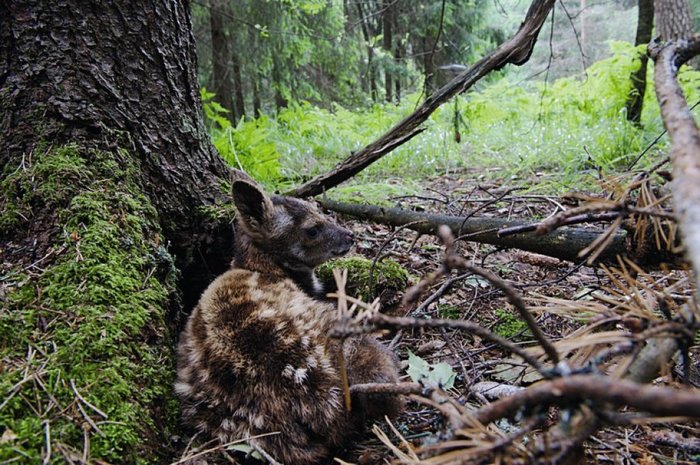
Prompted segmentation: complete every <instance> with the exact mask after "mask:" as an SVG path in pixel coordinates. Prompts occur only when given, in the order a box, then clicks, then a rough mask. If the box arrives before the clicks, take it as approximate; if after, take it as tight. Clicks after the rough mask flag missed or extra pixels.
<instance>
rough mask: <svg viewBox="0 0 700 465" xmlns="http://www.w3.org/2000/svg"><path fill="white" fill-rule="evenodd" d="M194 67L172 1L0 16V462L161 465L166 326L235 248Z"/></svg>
mask: <svg viewBox="0 0 700 465" xmlns="http://www.w3.org/2000/svg"><path fill="white" fill-rule="evenodd" d="M195 70H196V59H195V47H194V39H193V36H192V34H191V18H190V9H189V5H188V4H187V2H184V1H177V0H176V1H157V0H156V1H154V2H148V3H140V2H127V1H115V2H109V3H104V4H100V5H99V8H98V7H95V6H94V5H92V4H89V3H85V2H79V1H77V0H56V1H51V2H46V1H38V0H13V1H12V2H1V3H0V108H2V109H3V111H2V112H1V113H0V134H2V136H0V173H2V175H1V176H0V269H1V271H0V274H2V275H3V281H2V283H0V295H2V298H1V299H0V301H1V305H2V311H0V341H1V342H0V357H1V358H2V365H3V366H2V370H3V374H2V376H0V392H3V394H7V395H8V396H7V397H5V396H3V407H2V408H0V424H3V427H4V428H6V429H5V432H7V431H11V432H14V434H15V435H16V436H17V437H16V438H12V439H10V440H9V442H8V441H1V442H2V443H1V444H0V461H5V460H10V459H11V458H13V457H14V458H16V457H17V456H18V455H17V454H20V453H21V454H26V455H27V456H26V457H24V456H23V457H22V461H24V460H26V461H28V462H31V463H39V462H41V461H42V460H43V461H44V462H45V463H49V462H51V461H54V462H59V461H61V460H63V461H68V460H71V461H81V460H82V461H83V462H85V463H87V462H92V463H96V462H98V461H107V462H110V463H135V462H137V461H145V462H148V461H151V462H156V461H165V460H167V455H168V454H169V447H170V446H168V444H169V441H170V439H169V436H170V435H171V434H172V433H173V432H174V431H173V428H174V426H175V425H174V419H175V418H176V416H177V415H176V412H175V409H176V408H177V407H176V404H175V403H174V401H173V399H172V394H171V392H172V387H171V386H172V372H173V364H174V360H173V358H174V355H173V347H174V340H173V339H174V338H175V335H176V331H177V328H176V320H177V318H176V317H177V315H178V314H179V313H180V312H181V310H182V307H183V298H184V301H185V302H188V301H191V300H192V299H196V298H198V295H199V292H200V291H201V288H202V287H203V286H204V285H206V283H207V282H208V281H210V279H211V276H212V275H215V274H218V273H219V272H221V271H222V270H223V269H225V268H226V267H227V265H228V261H229V260H230V257H231V248H232V245H231V244H232V234H231V228H230V225H229V219H226V218H220V217H219V216H218V215H214V214H212V213H211V211H212V209H213V208H215V207H216V206H217V205H218V204H220V203H222V202H224V201H225V200H226V199H227V195H226V190H225V188H224V187H225V184H226V181H227V179H228V168H227V167H226V166H225V164H224V162H223V161H222V160H221V159H220V158H219V157H218V155H217V154H216V153H215V150H214V149H213V147H212V145H211V143H210V142H209V136H208V134H207V132H206V130H205V128H204V124H203V121H202V117H201V114H200V105H201V102H200V98H199V86H198V84H197V80H196V75H195ZM180 276H183V277H184V278H183V279H182V280H180ZM178 285H179V288H180V291H181V292H182V293H180V292H178V289H177V287H178ZM5 400H6V401H7V402H4V401H5ZM18 451H21V452H18ZM164 456H165V457H164Z"/></svg>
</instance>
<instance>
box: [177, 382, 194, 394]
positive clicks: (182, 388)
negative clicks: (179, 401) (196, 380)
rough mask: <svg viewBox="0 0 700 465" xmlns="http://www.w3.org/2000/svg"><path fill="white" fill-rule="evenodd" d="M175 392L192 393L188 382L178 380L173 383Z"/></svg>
mask: <svg viewBox="0 0 700 465" xmlns="http://www.w3.org/2000/svg"><path fill="white" fill-rule="evenodd" d="M175 392H176V393H178V394H180V395H182V396H189V395H191V394H192V386H191V385H190V384H189V383H183V382H181V381H178V382H177V383H175Z"/></svg>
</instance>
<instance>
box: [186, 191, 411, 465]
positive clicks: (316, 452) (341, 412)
mask: <svg viewBox="0 0 700 465" xmlns="http://www.w3.org/2000/svg"><path fill="white" fill-rule="evenodd" d="M233 198H234V203H235V205H236V207H237V209H238V212H239V217H238V223H237V231H236V237H237V255H236V258H235V260H234V263H233V266H232V268H231V269H230V270H229V271H228V272H226V273H224V274H223V275H221V276H219V277H218V278H217V279H216V280H215V281H214V282H213V283H212V284H211V285H210V286H209V288H207V290H206V291H204V293H203V294H202V296H201V299H200V301H199V304H198V305H197V307H196V308H195V309H194V311H193V313H192V315H191V316H190V318H189V320H188V323H187V327H186V329H185V331H184V332H183V334H182V336H181V339H180V345H179V348H178V377H177V382H176V384H175V391H176V393H177V394H178V395H179V397H180V398H181V399H182V402H183V417H184V418H185V420H186V421H187V422H188V423H189V424H190V425H191V426H193V427H194V428H195V429H197V430H199V431H200V432H203V433H205V434H207V435H209V436H213V437H215V438H218V439H219V440H220V441H221V442H224V443H225V442H229V441H234V440H239V439H245V438H254V437H256V436H260V437H258V438H255V439H251V440H250V441H249V442H250V443H251V444H252V445H253V446H254V447H256V448H259V449H262V450H263V451H264V452H265V453H267V454H269V455H271V456H272V457H273V458H274V459H276V460H277V461H279V462H282V463H285V464H288V465H301V464H315V463H319V462H320V461H321V460H323V459H325V458H327V457H329V456H330V455H331V454H332V453H333V451H334V450H335V449H336V448H337V447H339V446H342V445H343V444H345V443H346V441H347V439H349V438H351V437H352V435H353V433H354V432H356V431H358V430H359V429H360V428H361V427H362V424H363V422H364V420H366V419H367V418H379V417H382V416H383V415H385V414H389V415H392V414H394V413H396V412H397V410H398V408H399V402H398V400H397V399H395V398H394V397H388V396H378V397H374V398H368V397H365V398H355V399H353V401H354V402H353V405H354V408H353V411H352V413H351V414H350V415H347V414H346V412H345V408H344V404H343V394H342V388H341V383H340V375H339V373H338V369H337V361H338V355H339V352H340V351H341V350H342V351H343V354H344V356H345V360H346V364H347V366H348V377H349V381H350V383H351V384H355V383H366V382H391V381H396V380H397V378H398V374H397V368H396V359H395V357H394V355H393V354H391V353H390V352H389V351H388V350H387V349H386V348H384V347H383V346H382V345H381V344H380V343H379V342H378V341H377V340H376V339H374V338H373V337H371V336H359V337H355V338H350V339H348V340H346V341H345V342H344V343H343V345H342V347H341V344H340V342H339V341H338V340H335V339H331V338H329V337H328V333H329V331H330V330H331V328H332V327H333V325H334V323H335V321H334V318H335V308H334V306H333V305H332V304H331V303H328V302H325V301H323V300H321V299H320V298H319V294H321V293H322V292H323V291H322V289H320V286H319V284H318V283H317V281H316V279H315V277H314V275H313V268H314V267H315V266H317V265H319V264H321V263H323V262H324V261H326V260H328V259H329V258H331V257H334V256H340V255H343V254H345V253H347V251H348V250H349V249H350V247H351V246H352V243H353V237H352V233H351V232H350V231H348V230H347V229H345V228H342V227H340V226H338V225H337V224H336V223H335V222H333V221H332V220H331V219H330V218H329V217H327V216H325V215H323V214H322V213H321V212H320V211H318V210H317V209H316V207H315V206H314V205H312V204H310V203H308V202H304V201H301V200H298V199H293V198H287V197H280V196H273V197H268V196H267V195H265V194H264V193H263V192H262V191H261V190H260V189H259V188H258V187H257V186H256V185H254V184H252V183H250V182H246V181H241V180H237V181H235V182H234V183H233ZM269 433H273V434H272V435H269V436H261V435H265V434H269Z"/></svg>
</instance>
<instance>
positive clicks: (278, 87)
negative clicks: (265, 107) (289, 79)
mask: <svg viewBox="0 0 700 465" xmlns="http://www.w3.org/2000/svg"><path fill="white" fill-rule="evenodd" d="M281 67H282V65H281V64H280V62H279V56H278V54H277V53H276V52H273V56H272V85H273V87H274V90H275V109H276V110H277V111H278V112H279V111H280V110H281V109H282V108H287V105H289V102H287V99H286V98H285V97H284V95H283V94H282V86H283V83H282V70H281Z"/></svg>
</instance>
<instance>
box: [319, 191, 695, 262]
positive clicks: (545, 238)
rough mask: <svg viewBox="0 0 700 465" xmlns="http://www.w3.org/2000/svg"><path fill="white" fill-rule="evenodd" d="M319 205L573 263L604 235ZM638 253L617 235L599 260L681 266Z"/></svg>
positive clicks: (518, 223)
mask: <svg viewBox="0 0 700 465" xmlns="http://www.w3.org/2000/svg"><path fill="white" fill-rule="evenodd" d="M320 203H321V205H323V206H324V207H325V208H327V209H329V210H332V211H335V212H338V213H342V214H344V215H349V216H352V217H355V218H359V219H363V220H369V221H374V222H377V223H382V224H386V225H389V226H405V227H406V228H408V229H412V230H414V231H418V232H420V233H423V234H433V235H437V231H438V227H439V226H440V225H441V224H445V225H447V226H449V227H450V229H451V230H452V233H453V234H454V235H455V236H457V237H459V238H462V239H464V240H467V241H474V242H479V243H483V244H492V245H496V246H499V247H505V248H515V249H520V250H525V251H528V252H534V253H538V254H542V255H547V256H549V257H555V258H559V259H561V260H569V261H574V262H578V261H581V259H582V258H581V257H580V256H579V255H578V254H579V252H580V251H581V250H583V249H585V248H586V247H587V246H588V245H590V243H591V242H593V241H594V240H595V239H596V238H597V237H598V236H599V235H600V234H601V232H602V231H600V230H595V229H586V228H570V227H562V228H559V229H557V230H555V231H552V232H551V233H549V234H546V235H538V234H536V233H535V232H534V231H529V232H525V233H522V234H517V235H509V236H505V237H504V236H500V235H499V234H498V231H499V230H502V229H503V228H515V227H519V226H524V225H527V224H529V222H528V221H517V220H504V219H499V218H465V217H461V216H451V215H440V214H435V213H425V212H416V211H411V210H403V209H400V208H384V207H378V206H375V205H359V204H351V203H344V202H337V201H335V200H330V199H321V200H320ZM637 250H647V248H644V247H635V246H634V244H632V240H631V237H630V235H629V234H627V232H626V231H618V232H616V233H615V235H614V236H613V239H612V242H611V243H610V246H609V247H607V248H606V249H605V250H604V251H603V252H602V254H601V255H600V256H599V258H598V260H599V261H601V262H604V263H617V256H618V255H626V256H629V257H632V258H633V259H634V260H635V261H636V262H637V263H638V264H640V265H649V266H653V265H657V266H658V265H660V264H662V263H665V264H671V265H674V266H675V265H679V264H680V263H681V260H680V257H677V256H675V255H672V254H670V253H661V252H658V251H656V252H654V253H645V255H644V256H639V255H636V254H635V251H637Z"/></svg>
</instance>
